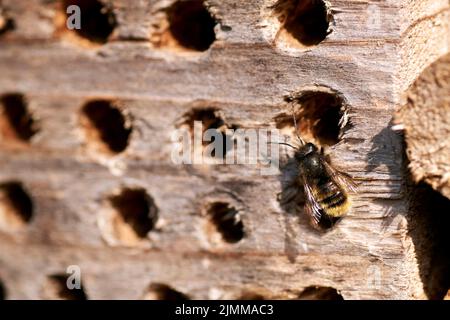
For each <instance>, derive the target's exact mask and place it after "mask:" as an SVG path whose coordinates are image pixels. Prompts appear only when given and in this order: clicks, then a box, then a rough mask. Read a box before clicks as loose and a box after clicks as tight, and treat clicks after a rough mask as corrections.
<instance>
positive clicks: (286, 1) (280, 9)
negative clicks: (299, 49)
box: [272, 0, 332, 47]
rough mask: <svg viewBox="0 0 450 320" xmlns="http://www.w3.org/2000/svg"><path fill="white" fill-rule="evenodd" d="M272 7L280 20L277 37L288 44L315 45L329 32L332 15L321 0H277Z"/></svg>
mask: <svg viewBox="0 0 450 320" xmlns="http://www.w3.org/2000/svg"><path fill="white" fill-rule="evenodd" d="M272 9H273V13H274V15H275V16H276V17H278V20H279V21H280V29H279V31H278V33H277V37H278V39H280V40H281V39H282V40H283V41H285V42H287V43H288V44H289V45H293V46H296V45H297V46H298V45H300V46H304V47H309V46H313V45H317V44H319V43H320V42H322V41H323V40H325V38H326V37H327V35H328V34H329V32H330V31H329V30H330V22H331V21H332V15H331V13H330V12H329V9H328V7H327V5H326V3H325V2H324V1H322V0H279V1H277V2H276V3H275V5H274V6H273V7H272ZM278 39H276V40H278Z"/></svg>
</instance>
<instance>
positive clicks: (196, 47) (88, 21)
mask: <svg viewBox="0 0 450 320" xmlns="http://www.w3.org/2000/svg"><path fill="white" fill-rule="evenodd" d="M71 5H77V6H79V7H80V9H81V13H82V15H81V24H82V25H81V29H74V30H73V31H70V30H69V29H67V27H66V19H67V18H68V14H67V12H66V8H68V7H69V6H71ZM272 10H273V14H274V15H275V16H276V17H277V18H278V20H279V21H280V31H279V32H278V33H277V37H278V35H280V34H281V35H283V34H287V35H288V36H289V38H290V39H294V40H296V41H297V42H298V43H300V44H301V45H302V46H311V45H315V44H318V43H320V42H321V41H323V40H324V39H325V38H326V36H327V33H328V29H329V24H330V20H331V18H330V13H329V10H328V8H327V6H326V4H325V2H324V1H321V0H319V1H318V0H305V1H298V0H278V1H277V2H276V3H275V5H274V6H273V7H272ZM59 12H60V13H59V15H60V16H61V17H60V19H57V21H58V22H57V24H58V25H57V30H58V33H62V34H64V33H66V32H74V33H75V34H76V35H77V37H80V38H82V39H85V40H87V41H89V42H90V43H94V44H95V43H99V44H102V43H106V42H107V41H108V38H109V37H110V36H111V34H112V33H113V31H114V29H115V28H116V27H117V20H116V18H115V15H114V12H113V10H112V8H111V7H108V6H105V5H104V4H103V3H102V2H101V1H98V0H64V1H62V3H61V6H60V9H59ZM0 13H1V12H0ZM165 14H166V23H167V25H168V27H166V28H165V29H164V30H159V31H157V32H156V33H155V35H152V36H151V41H152V42H153V44H154V45H155V46H156V47H172V48H175V49H186V50H193V51H205V50H207V49H208V48H209V47H210V46H211V45H212V43H213V42H214V41H215V39H216V35H215V32H214V28H215V26H216V24H217V21H215V20H214V18H213V17H212V16H211V14H210V13H209V11H208V9H207V8H206V7H205V4H204V1H203V0H187V1H186V0H183V1H176V2H174V3H173V4H172V5H171V6H170V7H169V8H167V9H166V10H165ZM1 19H2V18H1V16H0V35H1V34H2V33H6V32H8V31H10V30H12V29H14V21H12V20H11V19H10V18H3V20H1ZM2 21H3V23H2ZM156 27H158V26H156ZM159 27H161V26H159Z"/></svg>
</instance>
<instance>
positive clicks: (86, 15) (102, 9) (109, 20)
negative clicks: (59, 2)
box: [60, 0, 117, 44]
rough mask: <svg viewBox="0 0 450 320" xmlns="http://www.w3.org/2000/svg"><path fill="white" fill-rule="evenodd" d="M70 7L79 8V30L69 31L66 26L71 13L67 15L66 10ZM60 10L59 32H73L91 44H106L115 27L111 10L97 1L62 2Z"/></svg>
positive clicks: (74, 0)
mask: <svg viewBox="0 0 450 320" xmlns="http://www.w3.org/2000/svg"><path fill="white" fill-rule="evenodd" d="M72 5H76V6H78V7H79V8H80V12H81V19H80V21H81V28H79V29H77V28H75V29H73V30H70V29H68V28H67V26H66V21H67V19H68V18H69V17H70V16H72V15H73V13H72V12H71V13H69V14H68V13H67V11H66V10H67V8H68V7H69V6H72ZM61 10H62V13H63V14H62V15H61V16H62V17H64V18H63V19H60V24H61V26H60V29H61V31H63V32H74V33H76V35H78V36H79V37H81V38H83V39H87V40H88V41H90V42H92V43H97V44H103V43H106V42H107V41H108V38H109V36H110V35H111V33H112V32H113V31H114V28H115V27H116V25H117V23H116V19H115V16H114V13H113V11H112V9H111V8H110V7H108V6H105V5H103V3H102V2H101V1H98V0H64V1H63V6H62V9H61Z"/></svg>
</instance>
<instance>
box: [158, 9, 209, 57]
mask: <svg viewBox="0 0 450 320" xmlns="http://www.w3.org/2000/svg"><path fill="white" fill-rule="evenodd" d="M166 19H167V21H166V23H167V24H168V26H167V28H166V29H165V30H161V31H162V33H161V34H160V35H159V37H158V39H157V40H155V41H153V42H155V45H156V46H158V47H172V48H174V49H177V48H178V49H184V50H190V51H206V50H208V48H209V47H210V46H211V45H212V43H213V42H214V41H215V40H216V35H215V33H214V27H215V25H216V21H215V20H214V19H213V17H212V16H211V14H210V13H209V11H208V10H207V8H206V7H205V4H204V2H203V1H202V0H187V1H177V2H175V3H174V4H173V5H172V6H171V7H170V8H169V9H168V10H167V13H166Z"/></svg>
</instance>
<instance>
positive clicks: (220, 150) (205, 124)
mask: <svg viewBox="0 0 450 320" xmlns="http://www.w3.org/2000/svg"><path fill="white" fill-rule="evenodd" d="M183 119H184V121H183V123H182V125H186V126H188V127H189V130H190V132H191V136H192V139H194V122H195V121H199V122H201V123H202V130H203V131H202V137H203V135H204V133H205V131H206V130H209V129H213V130H216V131H217V132H219V133H220V135H221V136H222V146H219V145H217V148H215V149H214V150H213V151H212V152H211V156H212V157H214V158H223V157H225V155H226V153H227V152H228V151H229V150H231V149H232V148H233V146H234V140H233V136H232V135H227V134H226V129H227V128H228V125H227V124H226V123H225V120H224V119H223V118H222V117H221V115H220V112H219V110H218V109H216V108H213V107H208V108H195V109H192V110H191V111H189V112H188V113H186V114H185V115H184V117H183ZM232 129H235V126H232ZM202 141H203V146H204V147H206V146H207V145H209V144H211V143H215V141H214V137H213V138H212V140H211V141H205V140H202Z"/></svg>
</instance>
